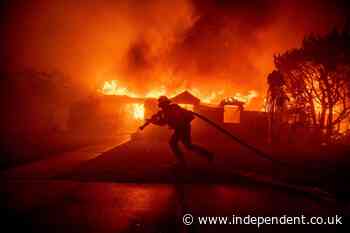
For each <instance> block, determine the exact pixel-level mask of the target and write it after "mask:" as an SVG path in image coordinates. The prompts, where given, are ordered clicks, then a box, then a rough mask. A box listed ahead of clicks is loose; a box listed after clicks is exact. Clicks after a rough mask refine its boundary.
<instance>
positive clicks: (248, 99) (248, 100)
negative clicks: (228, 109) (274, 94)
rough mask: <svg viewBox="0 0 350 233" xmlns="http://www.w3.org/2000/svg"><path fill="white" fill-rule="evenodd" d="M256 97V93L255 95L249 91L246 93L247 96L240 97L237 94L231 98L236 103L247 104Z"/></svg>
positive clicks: (240, 95) (254, 92)
mask: <svg viewBox="0 0 350 233" xmlns="http://www.w3.org/2000/svg"><path fill="white" fill-rule="evenodd" d="M257 96H258V93H257V92H256V91H254V90H250V91H249V92H248V95H242V94H241V93H239V92H238V93H236V94H235V95H234V96H233V99H235V100H238V101H241V102H243V103H245V104H249V103H250V101H251V100H252V99H253V98H255V97H257Z"/></svg>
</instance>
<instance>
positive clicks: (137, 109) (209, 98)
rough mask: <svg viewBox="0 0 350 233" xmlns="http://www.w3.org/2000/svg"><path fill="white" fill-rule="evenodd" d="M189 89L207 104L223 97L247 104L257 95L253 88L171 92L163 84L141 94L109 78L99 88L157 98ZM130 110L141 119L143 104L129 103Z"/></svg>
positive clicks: (101, 90)
mask: <svg viewBox="0 0 350 233" xmlns="http://www.w3.org/2000/svg"><path fill="white" fill-rule="evenodd" d="M186 90H187V91H189V92H191V93H192V94H193V95H195V96H197V97H198V98H199V99H200V100H201V102H203V103H207V104H219V103H220V101H221V100H223V99H225V98H232V99H235V100H238V101H241V102H243V103H245V104H249V103H250V101H251V100H252V99H253V98H255V97H257V96H258V93H257V92H256V91H255V90H251V91H249V92H248V94H247V95H242V94H241V93H239V92H237V93H235V94H233V95H225V92H224V91H223V90H218V91H211V92H210V94H209V95H204V94H203V93H202V92H201V91H199V90H198V89H196V88H189V89H185V88H177V89H176V90H173V91H171V92H169V91H167V88H166V87H165V86H160V87H159V88H155V89H152V90H150V91H148V92H147V93H146V94H144V95H141V94H138V93H135V92H133V91H130V90H129V89H128V88H126V87H123V86H120V85H118V81H117V80H110V81H105V82H104V84H103V86H102V88H101V89H100V90H99V92H101V93H102V94H104V95H126V96H130V97H134V98H158V97H159V96H162V95H166V96H170V97H172V96H176V95H177V94H180V93H181V92H183V91H186ZM129 109H131V111H132V112H133V117H134V118H135V119H138V120H140V119H143V117H144V105H143V104H132V105H131V108H129Z"/></svg>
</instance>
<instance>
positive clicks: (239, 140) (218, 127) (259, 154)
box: [191, 111, 287, 166]
mask: <svg viewBox="0 0 350 233" xmlns="http://www.w3.org/2000/svg"><path fill="white" fill-rule="evenodd" d="M191 112H192V113H193V114H194V115H195V116H197V117H198V118H199V119H201V120H203V121H204V122H206V123H208V124H209V125H211V126H213V127H214V128H215V129H217V130H218V131H220V132H221V133H223V134H225V135H226V136H228V137H229V138H231V139H232V140H234V141H235V142H237V143H238V144H240V145H242V146H244V147H246V148H248V149H249V150H251V151H253V152H254V153H255V154H256V155H258V156H259V157H261V158H263V159H266V160H270V161H272V162H274V163H278V164H279V165H283V166H286V165H287V163H286V162H284V161H281V160H277V159H274V158H272V156H271V155H269V154H267V153H266V152H264V151H262V150H260V149H259V148H257V147H255V146H252V145H250V144H249V143H247V142H245V141H244V140H242V139H240V138H239V137H237V136H235V135H233V134H232V133H231V132H229V131H228V130H227V129H225V128H223V127H222V126H220V125H219V124H217V123H215V122H214V121H212V120H210V119H208V118H207V117H205V116H203V115H201V114H199V113H197V112H193V111H191Z"/></svg>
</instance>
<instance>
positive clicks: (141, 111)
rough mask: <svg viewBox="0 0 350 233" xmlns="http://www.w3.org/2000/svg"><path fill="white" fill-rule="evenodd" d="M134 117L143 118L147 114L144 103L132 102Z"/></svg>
mask: <svg viewBox="0 0 350 233" xmlns="http://www.w3.org/2000/svg"><path fill="white" fill-rule="evenodd" d="M131 106H132V112H133V117H134V118H135V119H136V120H143V119H144V116H145V106H144V105H143V104H132V105H131Z"/></svg>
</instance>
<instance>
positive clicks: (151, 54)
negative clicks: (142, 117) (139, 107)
mask: <svg viewBox="0 0 350 233" xmlns="http://www.w3.org/2000/svg"><path fill="white" fill-rule="evenodd" d="M3 11H4V14H3V15H4V19H3V20H2V21H3V23H2V26H1V27H2V29H1V30H2V32H3V39H4V43H3V45H2V46H3V48H2V51H4V52H3V53H2V57H1V63H2V69H12V70H17V69H22V68H27V67H31V68H35V69H38V70H60V71H63V72H65V73H66V74H68V75H70V76H71V77H72V78H73V79H74V80H75V81H76V82H78V83H79V84H80V85H81V88H87V89H88V88H90V89H96V88H97V87H99V86H101V82H103V81H105V80H110V79H117V80H119V81H120V82H121V83H122V84H123V85H125V86H128V87H129V88H130V89H133V90H134V89H135V90H138V91H144V92H146V91H148V90H149V89H151V88H154V87H159V86H162V85H163V86H166V87H167V88H169V89H175V88H178V87H188V88H197V89H199V90H201V91H203V92H207V93H209V92H210V91H211V90H213V91H217V90H225V91H226V92H228V93H229V92H232V93H235V92H241V93H246V92H248V91H249V90H257V91H258V93H260V95H261V96H263V95H264V92H265V89H266V84H265V83H266V76H267V74H268V73H269V72H270V71H271V70H272V69H273V61H272V56H273V54H274V53H278V52H283V51H285V50H286V49H289V48H292V47H296V46H299V45H300V43H301V41H302V39H303V37H304V35H305V34H309V33H321V34H322V33H325V32H326V31H328V30H331V29H332V28H333V27H334V26H338V27H339V26H342V25H343V24H344V22H345V19H346V12H347V8H346V7H344V3H342V2H340V1H305V0H303V1H273V0H262V1H258V0H255V1H243V0H242V1H228V0H227V1H225V0H216V1H214V0H193V1H191V0H178V1H164V0H149V1H137V0H129V1H112V0H102V1H100V0H99V1H98V0H94V1H93V0H87V1H82V0H80V1H69V0H53V1H45V0H41V1H11V3H8V4H7V5H4V6H3Z"/></svg>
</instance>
